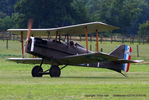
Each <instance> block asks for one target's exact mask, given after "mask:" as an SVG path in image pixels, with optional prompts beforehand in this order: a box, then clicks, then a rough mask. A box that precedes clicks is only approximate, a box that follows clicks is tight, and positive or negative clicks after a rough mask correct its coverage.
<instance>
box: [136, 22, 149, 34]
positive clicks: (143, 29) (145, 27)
mask: <svg viewBox="0 0 149 100" xmlns="http://www.w3.org/2000/svg"><path fill="white" fill-rule="evenodd" d="M138 33H139V34H140V35H149V21H146V23H144V24H140V26H139V31H138Z"/></svg>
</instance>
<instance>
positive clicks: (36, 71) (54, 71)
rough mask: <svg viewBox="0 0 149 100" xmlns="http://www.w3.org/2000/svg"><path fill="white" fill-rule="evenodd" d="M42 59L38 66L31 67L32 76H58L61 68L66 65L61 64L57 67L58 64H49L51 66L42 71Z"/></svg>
mask: <svg viewBox="0 0 149 100" xmlns="http://www.w3.org/2000/svg"><path fill="white" fill-rule="evenodd" d="M42 64H43V60H42V61H41V63H40V66H35V67H34V68H33V69H32V72H31V73H32V76H33V77H42V76H43V75H50V76H51V77H60V75H61V70H62V69H64V68H65V67H66V66H67V65H65V66H63V67H62V68H59V67H58V65H51V68H50V69H48V70H46V71H43V69H42V67H41V66H42Z"/></svg>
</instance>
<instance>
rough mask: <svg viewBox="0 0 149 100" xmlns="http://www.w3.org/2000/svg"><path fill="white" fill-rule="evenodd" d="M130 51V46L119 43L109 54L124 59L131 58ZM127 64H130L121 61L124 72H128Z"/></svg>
mask: <svg viewBox="0 0 149 100" xmlns="http://www.w3.org/2000/svg"><path fill="white" fill-rule="evenodd" d="M131 52H132V49H131V47H130V46H128V45H121V46H119V47H118V48H116V49H115V50H114V51H113V52H111V53H110V55H112V56H115V57H118V58H120V59H124V60H131ZM129 66H130V64H129V63H123V65H122V70H123V71H125V72H128V71H129Z"/></svg>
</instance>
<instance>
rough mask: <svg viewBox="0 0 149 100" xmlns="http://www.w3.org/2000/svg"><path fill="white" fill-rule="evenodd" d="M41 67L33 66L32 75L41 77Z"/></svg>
mask: <svg viewBox="0 0 149 100" xmlns="http://www.w3.org/2000/svg"><path fill="white" fill-rule="evenodd" d="M42 72H43V69H42V68H41V67H40V66H35V67H34V68H33V69H32V77H42V75H43V74H42Z"/></svg>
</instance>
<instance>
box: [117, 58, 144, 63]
mask: <svg viewBox="0 0 149 100" xmlns="http://www.w3.org/2000/svg"><path fill="white" fill-rule="evenodd" d="M143 61H144V60H124V59H119V60H118V61H117V62H121V63H141V62H143Z"/></svg>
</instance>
